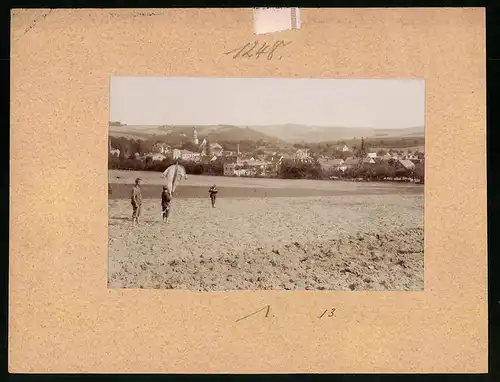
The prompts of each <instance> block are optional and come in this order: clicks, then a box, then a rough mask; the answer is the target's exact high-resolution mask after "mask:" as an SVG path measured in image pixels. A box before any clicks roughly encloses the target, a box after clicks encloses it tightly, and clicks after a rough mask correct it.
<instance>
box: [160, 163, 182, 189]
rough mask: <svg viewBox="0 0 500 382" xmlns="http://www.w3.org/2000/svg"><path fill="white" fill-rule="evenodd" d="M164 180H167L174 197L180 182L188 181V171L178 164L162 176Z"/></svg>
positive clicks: (170, 167) (169, 168)
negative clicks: (182, 180)
mask: <svg viewBox="0 0 500 382" xmlns="http://www.w3.org/2000/svg"><path fill="white" fill-rule="evenodd" d="M161 177H162V178H166V179H167V183H166V186H167V187H168V190H169V191H170V193H171V194H172V195H174V192H175V189H176V188H177V186H178V184H179V180H181V179H183V178H184V179H187V174H186V169H185V168H184V166H181V165H180V164H178V163H176V164H173V165H171V166H169V167H168V168H167V169H166V170H165V171H164V172H163V174H162V175H161Z"/></svg>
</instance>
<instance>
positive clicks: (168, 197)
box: [161, 186, 172, 223]
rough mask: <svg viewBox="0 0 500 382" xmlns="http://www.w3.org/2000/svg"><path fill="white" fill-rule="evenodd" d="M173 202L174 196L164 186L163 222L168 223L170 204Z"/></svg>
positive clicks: (162, 201) (162, 197)
mask: <svg viewBox="0 0 500 382" xmlns="http://www.w3.org/2000/svg"><path fill="white" fill-rule="evenodd" d="M171 202H172V194H171V193H170V190H169V189H168V187H167V186H163V192H162V194H161V208H162V211H163V213H162V217H163V220H164V221H166V222H167V223H168V221H169V220H168V214H169V212H170V203H171Z"/></svg>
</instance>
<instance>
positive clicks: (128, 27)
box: [9, 8, 488, 373]
mask: <svg viewBox="0 0 500 382" xmlns="http://www.w3.org/2000/svg"><path fill="white" fill-rule="evenodd" d="M301 18H302V22H303V23H302V27H301V29H300V30H289V31H284V32H279V33H275V34H271V35H265V36H257V37H256V36H255V35H254V34H253V25H252V11H251V9H203V10H199V9H189V10H188V9H184V10H181V9H169V10H165V9H154V10H145V9H140V10H133V9H116V10H115V9H111V10H93V9H80V10H71V9H68V10H63V9H59V10H52V11H49V10H43V9H36V10H25V9H16V10H13V11H12V26H11V28H12V34H11V39H12V40H11V42H12V48H11V49H12V51H11V60H12V61H11V69H12V71H11V76H12V77H11V121H12V125H11V188H10V190H11V205H10V206H11V215H10V314H9V370H10V372H27V373H35V372H36V373H78V372H79V373H118V372H122V373H132V372H133V373H222V372H223V373H371V372H377V373H385V372H399V373H406V372H425V373H441V372H457V373H472V372H474V373H476V372H486V371H487V340H488V338H487V290H486V288H487V267H486V138H485V136H486V54H485V11H484V9H479V8H477V9H464V8H448V9H439V8H433V9H403V8H401V9H302V10H301ZM255 39H258V40H259V41H268V42H272V41H275V40H281V39H283V40H287V41H293V43H292V44H290V45H288V46H287V49H286V53H285V52H284V51H283V55H282V56H283V57H282V59H281V60H267V59H261V60H255V59H254V60H252V59H233V58H232V57H231V56H229V55H225V54H224V52H227V51H229V50H231V49H234V48H237V47H238V46H242V45H244V44H246V43H247V42H249V41H253V40H255ZM113 75H128V76H130V75H137V76H223V77H314V78H353V77H356V78H414V77H420V78H424V79H425V81H426V155H427V160H426V165H427V168H426V190H425V290H424V291H423V292H387V293H385V292H344V293H340V292H308V291H304V292H279V291H260V292H230V293H193V292H187V291H165V290H111V289H108V288H107V285H106V280H107V244H108V243H107V224H108V223H107V201H108V199H107V193H106V187H107V177H108V173H107V166H106V163H107V155H106V153H107V148H108V142H107V137H108V118H109V117H108V115H109V112H108V107H109V106H108V105H109V78H110V76H113ZM266 305H270V306H271V310H270V313H269V315H268V317H267V318H265V317H264V313H259V314H257V315H255V316H252V318H251V319H246V320H242V321H239V322H236V320H237V319H238V318H240V317H242V316H244V315H246V314H249V313H251V312H254V311H256V310H258V309H261V308H262V307H264V306H266ZM329 308H336V314H335V319H329V320H325V319H321V320H319V319H318V317H319V315H320V314H321V312H323V311H324V310H326V309H329Z"/></svg>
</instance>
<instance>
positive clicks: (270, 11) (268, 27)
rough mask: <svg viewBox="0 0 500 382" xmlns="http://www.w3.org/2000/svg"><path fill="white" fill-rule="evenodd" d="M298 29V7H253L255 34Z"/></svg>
mask: <svg viewBox="0 0 500 382" xmlns="http://www.w3.org/2000/svg"><path fill="white" fill-rule="evenodd" d="M288 29H300V11H299V8H254V9H253V31H254V33H255V34H265V33H272V32H280V31H284V30H288Z"/></svg>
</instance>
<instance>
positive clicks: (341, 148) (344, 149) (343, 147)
mask: <svg viewBox="0 0 500 382" xmlns="http://www.w3.org/2000/svg"><path fill="white" fill-rule="evenodd" d="M334 150H335V151H342V152H344V153H345V152H348V151H350V149H349V147H348V146H347V145H345V144H344V145H338V146H335V147H334Z"/></svg>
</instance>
